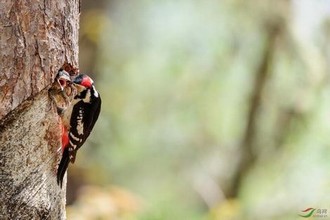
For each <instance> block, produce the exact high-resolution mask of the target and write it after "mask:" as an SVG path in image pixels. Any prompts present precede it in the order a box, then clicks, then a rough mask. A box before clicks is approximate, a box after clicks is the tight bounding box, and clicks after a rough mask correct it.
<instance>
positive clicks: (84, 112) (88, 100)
mask: <svg viewBox="0 0 330 220" xmlns="http://www.w3.org/2000/svg"><path fill="white" fill-rule="evenodd" d="M72 83H73V86H74V87H75V88H76V90H77V94H76V95H75V96H74V98H73V101H72V103H71V105H70V106H69V107H68V108H67V109H66V110H65V112H64V115H63V117H62V120H63V125H64V127H65V128H66V129H67V131H68V132H67V135H68V136H67V138H68V143H67V145H66V146H63V147H64V148H63V154H62V159H61V162H60V164H59V166H58V170H57V183H58V184H59V185H60V186H62V182H63V177H64V174H65V172H66V170H67V168H68V165H69V162H71V163H74V161H75V159H76V153H77V151H78V149H79V148H80V147H81V146H82V145H83V144H84V143H85V141H86V139H87V138H88V136H89V135H90V133H91V131H92V129H93V127H94V125H95V123H96V121H97V119H98V117H99V114H100V110H101V97H100V95H99V93H98V92H97V91H96V89H95V86H94V82H93V80H92V79H91V78H90V77H89V76H87V75H85V74H80V75H78V76H77V77H75V78H74V79H73V81H72Z"/></svg>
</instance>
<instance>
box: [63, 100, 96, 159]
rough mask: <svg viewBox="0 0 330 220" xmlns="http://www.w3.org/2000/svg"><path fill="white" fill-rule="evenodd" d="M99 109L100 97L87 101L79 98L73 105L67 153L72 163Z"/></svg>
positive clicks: (94, 121)
mask: <svg viewBox="0 0 330 220" xmlns="http://www.w3.org/2000/svg"><path fill="white" fill-rule="evenodd" d="M100 110H101V98H100V97H97V98H93V97H92V98H91V99H90V101H89V102H85V101H84V100H83V99H82V100H80V101H79V102H78V103H77V104H76V105H75V106H74V107H73V113H72V115H73V116H75V117H71V120H70V125H71V127H70V130H69V145H68V149H69V153H70V161H71V162H72V163H74V161H75V157H76V152H77V150H78V149H79V148H80V147H81V146H82V145H83V144H84V143H85V141H86V139H87V138H88V136H89V135H90V133H91V131H92V129H93V127H94V125H95V123H96V121H97V119H98V117H99V114H100Z"/></svg>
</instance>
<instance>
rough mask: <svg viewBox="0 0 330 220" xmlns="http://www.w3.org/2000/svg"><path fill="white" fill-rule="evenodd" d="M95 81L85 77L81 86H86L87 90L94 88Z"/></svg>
mask: <svg viewBox="0 0 330 220" xmlns="http://www.w3.org/2000/svg"><path fill="white" fill-rule="evenodd" d="M92 84H93V81H92V80H91V78H89V77H84V78H83V79H82V81H81V85H82V86H85V87H86V88H90V87H92Z"/></svg>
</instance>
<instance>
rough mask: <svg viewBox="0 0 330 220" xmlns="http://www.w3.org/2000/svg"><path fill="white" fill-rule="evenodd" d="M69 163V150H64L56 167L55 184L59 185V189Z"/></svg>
mask: <svg viewBox="0 0 330 220" xmlns="http://www.w3.org/2000/svg"><path fill="white" fill-rule="evenodd" d="M69 162H70V155H69V149H68V148H65V149H64V151H63V154H62V159H61V162H60V164H59V165H58V169H57V184H58V185H60V187H61V188H62V183H63V177H64V174H65V172H66V170H67V169H68V166H69Z"/></svg>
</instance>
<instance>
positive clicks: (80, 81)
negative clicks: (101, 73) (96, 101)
mask: <svg viewBox="0 0 330 220" xmlns="http://www.w3.org/2000/svg"><path fill="white" fill-rule="evenodd" d="M72 82H73V83H74V85H75V86H76V88H77V90H78V93H84V92H85V91H90V93H91V94H92V95H93V96H95V97H98V93H97V91H96V89H95V87H94V81H93V80H92V79H91V78H90V77H89V76H87V75H86V74H79V75H78V76H76V77H75V78H74V79H73V81H72Z"/></svg>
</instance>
